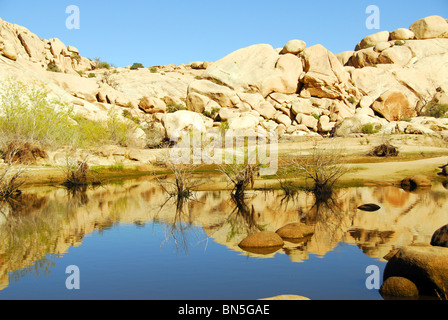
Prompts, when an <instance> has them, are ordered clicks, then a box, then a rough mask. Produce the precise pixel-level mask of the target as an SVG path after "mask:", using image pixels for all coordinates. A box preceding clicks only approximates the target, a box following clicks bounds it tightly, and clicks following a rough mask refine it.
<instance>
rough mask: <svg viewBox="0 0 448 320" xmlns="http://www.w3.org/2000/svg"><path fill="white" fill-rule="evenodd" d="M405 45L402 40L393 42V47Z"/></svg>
mask: <svg viewBox="0 0 448 320" xmlns="http://www.w3.org/2000/svg"><path fill="white" fill-rule="evenodd" d="M405 44H406V42H404V41H403V40H397V41H395V45H396V46H404V45H405Z"/></svg>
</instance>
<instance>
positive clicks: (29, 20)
mask: <svg viewBox="0 0 448 320" xmlns="http://www.w3.org/2000/svg"><path fill="white" fill-rule="evenodd" d="M69 5H76V6H77V7H78V8H79V10H80V29H78V30H76V29H73V30H69V29H67V28H66V20H67V18H68V17H69V14H67V13H66V8H67V7H68V6H69ZM369 5H376V6H377V7H378V8H379V9H380V29H379V30H369V29H367V27H366V20H367V18H368V17H369V15H370V14H366V8H367V7H368V6H369ZM435 14H437V15H441V16H443V17H445V18H448V1H447V0H426V1H422V0H418V1H416V0H408V1H403V0H393V1H384V0H368V1H365V0H337V1H334V0H333V1H329V0H326V1H323V0H306V1H302V0H277V1H273V0H257V1H255V0H239V1H236V0H226V1H214V0H207V1H206V0H165V1H153V0H148V1H143V0H142V1H140V0H139V1H137V0H109V1H104V0H91V1H87V0H70V1H66V0H42V1H23V0H15V1H12V0H0V17H1V18H2V19H3V20H6V21H8V22H12V23H15V24H20V25H23V26H25V27H27V28H28V29H30V30H31V31H32V32H34V33H35V34H37V35H38V36H39V37H41V38H46V39H50V38H59V39H61V40H62V41H63V42H64V43H65V44H66V45H73V46H75V47H77V48H78V49H79V50H80V54H81V55H82V56H85V57H88V58H91V59H93V58H96V57H99V58H101V60H103V61H107V62H109V63H112V64H114V65H116V66H118V67H124V66H126V65H129V64H132V63H133V62H140V63H143V64H144V66H145V67H149V66H154V65H162V64H171V63H173V64H181V63H189V62H192V61H197V60H204V61H216V60H219V59H220V58H222V57H224V56H226V55H227V54H229V53H231V52H233V51H235V50H237V49H240V48H243V47H247V46H250V45H253V44H259V43H268V44H270V45H272V46H273V47H274V48H278V47H283V45H284V44H285V43H286V42H287V41H288V40H291V39H301V40H304V41H305V42H307V44H308V45H309V46H311V45H314V44H318V43H320V44H322V45H324V46H325V47H326V48H328V49H329V50H331V51H332V52H334V53H339V52H341V51H346V50H353V49H354V47H355V45H356V44H357V43H358V42H359V41H360V40H361V39H362V38H363V37H365V36H367V35H369V34H372V33H375V32H378V31H381V30H389V31H393V30H395V29H397V28H401V27H405V28H408V27H409V26H410V25H411V24H412V23H413V22H414V21H416V20H418V19H420V18H423V17H426V16H430V15H435Z"/></svg>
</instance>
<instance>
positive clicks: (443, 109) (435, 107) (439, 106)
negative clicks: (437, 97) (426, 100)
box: [425, 103, 448, 118]
mask: <svg viewBox="0 0 448 320" xmlns="http://www.w3.org/2000/svg"><path fill="white" fill-rule="evenodd" d="M447 112H448V104H443V103H433V104H430V105H429V106H427V107H426V112H425V115H426V116H430V117H434V118H445V117H446V114H447Z"/></svg>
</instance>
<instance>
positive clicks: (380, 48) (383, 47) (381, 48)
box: [374, 42, 392, 52]
mask: <svg viewBox="0 0 448 320" xmlns="http://www.w3.org/2000/svg"><path fill="white" fill-rule="evenodd" d="M391 46H392V45H391V44H390V42H379V43H377V44H376V45H375V47H374V50H375V51H376V52H382V51H384V50H386V49H388V48H390V47H391Z"/></svg>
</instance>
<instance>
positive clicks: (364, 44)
mask: <svg viewBox="0 0 448 320" xmlns="http://www.w3.org/2000/svg"><path fill="white" fill-rule="evenodd" d="M387 41H389V31H380V32H377V33H375V34H371V35H370V36H367V37H365V38H364V39H362V40H361V42H360V43H359V45H358V47H357V49H366V48H369V47H374V46H375V45H376V44H378V43H380V42H387Z"/></svg>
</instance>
